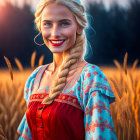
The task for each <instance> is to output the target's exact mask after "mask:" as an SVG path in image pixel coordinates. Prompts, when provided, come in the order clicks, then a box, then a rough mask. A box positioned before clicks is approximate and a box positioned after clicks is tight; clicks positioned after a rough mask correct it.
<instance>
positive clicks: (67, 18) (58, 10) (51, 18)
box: [41, 3, 78, 53]
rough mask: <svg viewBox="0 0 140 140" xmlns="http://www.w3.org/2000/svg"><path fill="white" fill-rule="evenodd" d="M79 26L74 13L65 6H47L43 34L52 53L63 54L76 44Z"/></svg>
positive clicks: (42, 22) (42, 26)
mask: <svg viewBox="0 0 140 140" xmlns="http://www.w3.org/2000/svg"><path fill="white" fill-rule="evenodd" d="M77 31H78V24H77V22H76V19H75V17H74V15H73V14H72V12H71V11H70V10H69V9H68V8H67V7H66V6H64V5H61V4H55V3H51V4H49V5H47V6H46V7H45V8H44V10H43V12H42V18H41V32H42V36H43V39H44V42H45V44H46V46H47V47H48V48H49V49H50V51H51V52H52V53H61V52H63V51H66V50H68V49H69V48H70V47H72V46H73V45H74V44H75V41H76V33H77Z"/></svg>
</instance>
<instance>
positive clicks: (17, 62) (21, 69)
mask: <svg viewBox="0 0 140 140" xmlns="http://www.w3.org/2000/svg"><path fill="white" fill-rule="evenodd" d="M15 63H16V65H17V67H18V69H19V70H20V71H23V66H22V64H21V62H20V61H19V60H18V59H17V58H15Z"/></svg>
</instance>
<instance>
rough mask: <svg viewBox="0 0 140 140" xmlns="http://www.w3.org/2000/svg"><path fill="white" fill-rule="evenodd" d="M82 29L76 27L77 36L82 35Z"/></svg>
mask: <svg viewBox="0 0 140 140" xmlns="http://www.w3.org/2000/svg"><path fill="white" fill-rule="evenodd" d="M83 29H84V28H83V27H81V26H78V27H77V34H79V35H80V34H82V32H83Z"/></svg>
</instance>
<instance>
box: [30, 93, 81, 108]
mask: <svg viewBox="0 0 140 140" xmlns="http://www.w3.org/2000/svg"><path fill="white" fill-rule="evenodd" d="M46 96H49V93H37V94H35V93H34V94H32V95H31V96H30V99H29V102H33V101H40V102H41V101H42V100H43V99H44V98H45V97H46ZM54 101H56V102H62V103H67V104H69V105H72V106H74V107H76V108H78V109H81V110H82V108H81V106H80V104H79V102H78V99H77V97H76V96H74V95H73V96H70V95H66V94H62V93H60V94H59V96H58V97H57V98H56V99H54Z"/></svg>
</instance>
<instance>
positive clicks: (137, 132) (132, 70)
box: [0, 52, 140, 140]
mask: <svg viewBox="0 0 140 140" xmlns="http://www.w3.org/2000/svg"><path fill="white" fill-rule="evenodd" d="M127 55H128V54H127V53H126V55H125V57H124V64H123V66H121V65H120V64H119V62H118V61H117V60H114V67H102V66H100V68H101V70H102V71H103V72H104V73H105V75H106V77H107V79H108V81H109V83H110V85H111V87H112V90H113V92H114V94H115V96H116V102H114V103H112V104H111V105H110V108H111V114H112V118H113V122H114V126H115V131H116V135H117V137H118V140H140V115H139V114H140V102H139V101H140V68H136V66H137V63H138V60H136V61H135V62H134V63H133V65H132V66H127V57H128V56H127ZM35 56H36V53H35V52H34V53H33V54H32V58H31V68H30V69H24V68H23V67H22V64H21V63H20V61H19V60H18V59H17V58H16V59H15V62H16V64H17V67H18V70H14V69H12V67H11V66H10V61H9V60H8V59H5V60H6V63H7V66H8V68H9V70H8V69H0V140H6V139H7V140H17V139H18V134H17V132H16V130H17V127H18V125H19V123H20V121H21V119H22V117H23V114H24V113H25V110H26V103H25V100H24V98H23V96H24V91H23V89H24V84H25V82H26V80H27V78H28V76H29V75H30V74H31V72H32V71H33V69H34V68H35V63H34V62H35ZM43 59H44V56H41V57H40V60H39V65H42V63H43ZM115 66H116V67H115ZM9 71H10V72H9Z"/></svg>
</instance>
